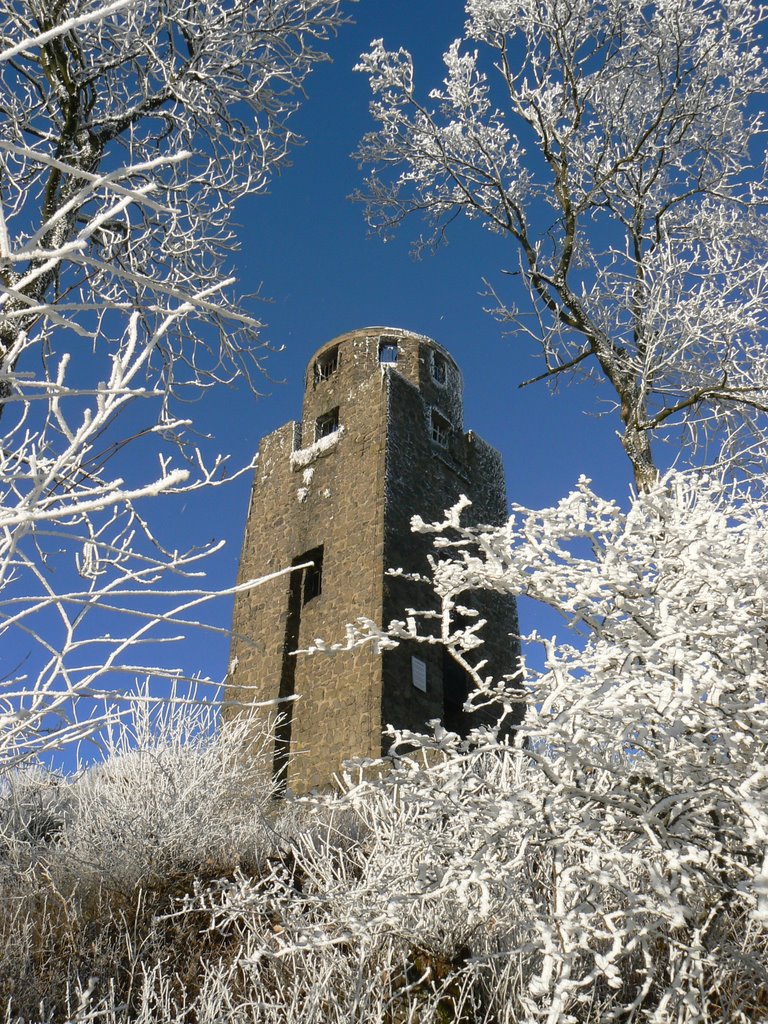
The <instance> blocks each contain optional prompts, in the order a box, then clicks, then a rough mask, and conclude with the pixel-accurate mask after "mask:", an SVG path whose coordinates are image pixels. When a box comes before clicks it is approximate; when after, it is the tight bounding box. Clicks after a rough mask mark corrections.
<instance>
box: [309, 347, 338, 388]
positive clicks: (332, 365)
mask: <svg viewBox="0 0 768 1024" xmlns="http://www.w3.org/2000/svg"><path fill="white" fill-rule="evenodd" d="M338 368H339V346H338V345H334V346H333V348H330V349H328V350H327V351H325V352H323V354H322V355H321V356H320V357H319V358H318V360H317V362H316V363H315V383H317V382H318V381H321V380H328V378H329V377H332V376H333V374H334V373H336V371H337V370H338Z"/></svg>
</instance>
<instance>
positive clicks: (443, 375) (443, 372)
mask: <svg viewBox="0 0 768 1024" xmlns="http://www.w3.org/2000/svg"><path fill="white" fill-rule="evenodd" d="M432 380H433V381H434V382H435V383H436V384H445V382H446V381H447V380H448V364H447V363H446V361H445V359H443V357H442V356H441V355H440V353H439V352H433V353H432Z"/></svg>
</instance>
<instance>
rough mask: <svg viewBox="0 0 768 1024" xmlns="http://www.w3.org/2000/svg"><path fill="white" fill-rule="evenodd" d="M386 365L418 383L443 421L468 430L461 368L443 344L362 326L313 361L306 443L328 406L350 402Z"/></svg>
mask: <svg viewBox="0 0 768 1024" xmlns="http://www.w3.org/2000/svg"><path fill="white" fill-rule="evenodd" d="M387 366H389V367H392V368H393V369H395V370H397V372H398V373H399V374H400V375H401V376H403V377H405V379H406V380H408V381H410V382H411V383H412V384H414V385H416V387H417V388H418V389H419V391H420V392H421V395H422V398H423V400H424V403H425V408H427V409H428V410H429V411H430V413H431V412H432V410H434V411H435V414H436V416H437V422H438V423H440V422H442V421H445V422H446V423H447V424H449V425H450V428H451V429H453V430H455V431H458V432H461V431H462V430H463V421H464V415H463V403H462V391H463V387H464V384H463V380H462V376H461V370H459V368H458V366H457V365H456V363H455V362H454V360H453V358H452V357H451V356H450V355H449V353H448V352H447V351H446V350H445V349H444V348H443V347H442V345H438V343H437V342H436V341H433V340H432V339H431V338H427V337H426V336H425V335H423V334H414V333H412V332H411V331H405V330H403V329H402V328H400V327H363V328H360V329H358V330H356V331H349V332H348V333H346V334H340V335H339V336H338V337H337V338H334V339H333V340H332V341H329V342H327V343H326V344H325V345H323V346H322V347H321V348H319V349H318V350H317V351H316V352H315V354H314V355H313V356H312V358H311V359H310V361H309V364H308V366H307V371H306V375H305V378H304V384H305V387H304V409H303V420H304V425H305V427H304V431H303V432H302V434H303V443H305V444H306V443H307V441H308V440H309V439H310V435H311V429H308V428H311V426H312V424H313V423H314V422H316V420H317V418H318V417H320V416H322V415H324V412H325V410H327V409H328V408H329V405H331V406H333V407H337V406H338V407H342V406H343V404H344V401H345V399H346V400H349V399H353V398H354V397H355V396H354V393H353V390H351V389H354V388H355V387H356V386H358V385H359V382H360V380H361V378H363V377H367V376H368V372H366V371H369V372H370V373H371V374H372V373H375V372H378V371H379V369H380V368H381V367H387ZM342 421H343V411H342ZM430 429H431V426H430Z"/></svg>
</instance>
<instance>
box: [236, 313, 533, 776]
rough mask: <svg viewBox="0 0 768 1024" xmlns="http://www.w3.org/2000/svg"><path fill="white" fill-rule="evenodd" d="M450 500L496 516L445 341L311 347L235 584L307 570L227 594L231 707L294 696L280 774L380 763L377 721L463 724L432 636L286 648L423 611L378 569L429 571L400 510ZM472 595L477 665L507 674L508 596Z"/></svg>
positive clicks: (487, 517) (462, 690) (260, 481)
mask: <svg viewBox="0 0 768 1024" xmlns="http://www.w3.org/2000/svg"><path fill="white" fill-rule="evenodd" d="M462 494H466V495H467V496H468V497H469V498H470V499H471V501H472V502H473V505H472V508H471V509H470V510H469V513H468V517H467V518H468V519H469V517H471V520H470V521H475V522H481V523H491V524H499V523H501V522H503V521H504V520H505V518H506V514H507V503H506V494H505V487H504V475H503V469H502V464H501V457H500V455H499V453H498V452H497V451H496V450H495V449H493V448H491V447H490V446H489V445H488V444H486V442H485V441H483V440H481V438H479V437H478V436H477V435H476V434H473V433H472V432H471V431H470V432H469V433H464V427H463V415H462V379H461V373H460V371H459V368H458V366H457V365H456V363H455V362H454V361H453V359H452V358H451V357H450V355H449V354H448V353H447V352H446V350H445V349H443V348H442V347H441V346H440V345H438V344H437V343H436V342H434V341H432V340H431V339H429V338H426V337H423V336H421V335H416V334H412V333H409V332H408V331H403V330H399V329H395V328H389V327H369V328H365V329H362V330H357V331H351V332H350V333H348V334H343V335H341V336H340V337H338V338H335V339H334V340H333V341H330V342H328V343H327V344H326V345H324V346H323V347H322V348H320V349H319V350H318V351H317V352H316V353H315V355H314V356H313V357H312V359H311V360H310V362H309V366H308V367H307V373H306V378H305V382H304V408H303V413H302V419H301V422H300V423H294V422H291V423H286V424H285V426H283V427H280V429H279V430H276V431H274V433H272V434H269V435H268V436H267V437H265V438H264V439H263V440H262V442H261V444H260V446H259V456H258V462H257V469H256V474H255V479H254V483H253V491H252V495H251V503H250V509H249V512H248V520H247V524H246V530H245V540H244V542H243V550H242V556H241V562H240V575H239V579H240V580H241V581H244V580H248V579H253V578H256V577H261V576H265V575H267V574H269V573H272V572H276V571H278V570H280V569H283V568H285V567H286V566H289V565H292V564H293V565H299V564H301V563H306V562H312V563H313V567H312V568H310V569H304V570H301V571H297V572H294V573H291V574H290V575H289V576H288V575H284V576H281V577H279V578H277V579H275V580H273V581H270V582H269V583H266V584H262V585H261V586H259V587H257V588H255V589H253V590H250V591H247V592H243V593H241V594H239V595H238V596H237V599H236V601H235V610H234V620H233V641H232V665H233V668H232V671H231V674H230V678H229V684H228V688H227V693H226V698H227V701H228V702H235V706H236V707H237V706H240V707H247V706H248V705H249V704H250V703H251V702H253V701H267V700H272V699H274V698H277V697H291V696H294V695H297V696H298V699H297V700H294V701H289V702H287V703H286V704H285V705H283V708H284V712H285V717H284V721H283V724H282V726H281V727H280V729H279V731H278V735H277V739H276V743H275V759H274V769H275V773H276V775H277V776H278V779H279V780H280V781H281V782H282V783H283V784H288V785H290V787H291V788H292V789H294V790H297V791H301V790H306V789H309V788H311V787H313V786H316V785H323V784H326V783H328V781H329V780H330V779H331V778H332V776H333V774H334V772H336V771H337V769H338V767H339V765H340V763H341V761H342V760H343V759H344V758H347V757H372V758H376V757H380V756H381V754H382V752H383V749H386V741H385V742H384V747H383V746H382V730H383V729H384V728H385V727H386V726H387V725H388V724H391V725H394V726H396V727H398V728H410V729H414V730H423V728H424V726H425V723H426V722H427V721H429V720H430V719H434V718H440V719H442V720H443V722H444V723H445V724H446V726H447V727H449V728H453V729H455V730H456V731H466V730H467V729H468V728H469V726H470V725H471V722H470V721H469V716H468V715H467V714H466V713H465V712H464V711H463V710H462V707H463V704H464V700H465V698H466V694H467V692H468V681H467V680H466V679H465V678H464V673H463V672H462V671H461V669H460V668H458V666H457V665H456V663H455V662H454V661H453V660H452V659H451V658H450V657H448V656H447V655H446V654H445V652H444V649H443V648H442V647H441V646H440V645H424V644H415V643H414V644H410V643H407V642H406V643H403V644H401V645H400V646H399V647H397V648H395V649H393V650H389V651H385V652H382V653H376V652H375V651H374V650H373V649H372V647H371V646H370V645H366V646H365V647H363V648H360V649H357V650H355V651H353V652H351V653H342V654H337V655H335V656H332V657H328V656H325V655H315V656H312V657H307V656H303V655H300V656H298V657H296V656H294V655H293V654H292V652H293V651H295V650H297V649H300V648H306V647H307V646H308V645H309V644H311V643H312V641H313V640H314V638H315V637H322V638H323V639H324V640H327V641H329V642H331V641H341V640H343V639H344V636H345V625H346V624H347V623H348V622H354V621H355V620H356V619H357V618H358V617H359V616H361V615H362V616H366V617H368V618H370V619H372V620H373V621H374V622H376V623H379V624H384V625H386V624H387V623H388V622H389V621H391V619H393V618H404V617H405V609H406V608H408V607H415V608H426V607H429V600H430V595H429V591H428V590H427V589H426V588H423V589H421V587H422V585H420V584H416V583H413V582H409V581H407V580H404V579H398V578H397V577H392V576H387V575H386V570H387V569H389V568H402V569H404V570H405V571H406V572H408V571H410V572H415V571H424V570H426V568H427V563H426V554H427V552H428V551H430V550H431V544H430V539H429V538H428V537H423V536H421V535H417V534H413V533H412V532H411V530H410V520H411V517H412V516H413V515H414V514H418V515H420V516H422V518H423V519H425V520H427V521H432V520H439V519H442V516H443V510H444V509H446V508H449V507H450V506H451V505H453V504H454V503H455V502H456V501H457V500H458V498H459V497H460V495H462ZM432 601H434V598H432ZM473 603H474V604H475V605H476V606H477V607H478V610H479V611H480V612H481V614H483V616H484V617H486V616H487V617H488V620H489V626H487V627H486V628H485V630H484V635H485V638H486V643H485V645H484V647H483V648H482V656H483V657H484V658H487V659H488V660H489V669H488V671H492V672H493V673H494V675H495V676H496V677H498V676H500V675H501V674H504V673H508V674H511V673H512V672H514V670H515V666H516V663H517V657H518V648H517V644H516V641H515V640H514V639H512V638H511V637H510V634H513V633H516V631H517V622H516V610H515V603H514V600H513V599H511V598H507V597H502V596H501V595H493V594H488V593H483V594H479V595H478V600H477V601H476V602H473ZM228 706H229V707H231V706H232V705H231V704H228ZM229 713H230V714H231V713H232V712H231V711H230V712H229ZM235 713H236V712H235ZM289 752H290V758H288V757H287V755H288V753H289Z"/></svg>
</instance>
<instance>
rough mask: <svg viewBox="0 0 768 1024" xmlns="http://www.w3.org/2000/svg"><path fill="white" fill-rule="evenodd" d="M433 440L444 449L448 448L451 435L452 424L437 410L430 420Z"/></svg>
mask: <svg viewBox="0 0 768 1024" xmlns="http://www.w3.org/2000/svg"><path fill="white" fill-rule="evenodd" d="M429 425H430V431H431V434H432V440H433V441H434V442H435V444H439V445H440V446H441V447H443V448H447V447H448V438H449V436H450V433H451V424H450V423H449V422H448V420H447V419H446V418H445V416H442V415H441V414H440V413H439V412H438V411H437V410H436V409H433V410H432V411H431V413H430V418H429Z"/></svg>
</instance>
